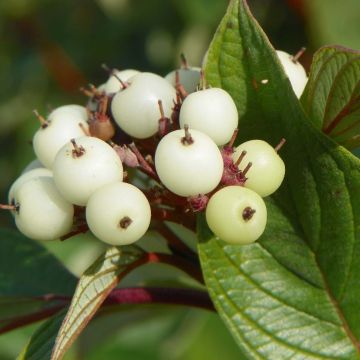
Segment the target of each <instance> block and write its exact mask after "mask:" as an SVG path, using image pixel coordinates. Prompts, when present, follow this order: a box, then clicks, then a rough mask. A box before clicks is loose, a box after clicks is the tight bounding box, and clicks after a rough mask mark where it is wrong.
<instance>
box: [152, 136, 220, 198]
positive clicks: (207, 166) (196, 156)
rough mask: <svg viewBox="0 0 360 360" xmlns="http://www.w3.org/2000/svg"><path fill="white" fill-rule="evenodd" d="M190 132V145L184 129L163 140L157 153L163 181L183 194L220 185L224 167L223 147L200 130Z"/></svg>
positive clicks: (171, 189)
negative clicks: (219, 146) (185, 137)
mask: <svg viewBox="0 0 360 360" xmlns="http://www.w3.org/2000/svg"><path fill="white" fill-rule="evenodd" d="M189 133H190V136H191V139H192V142H191V143H190V144H188V143H186V141H185V140H184V136H185V131H184V130H176V131H173V132H171V133H169V134H168V135H166V136H165V137H163V138H162V139H161V141H160V142H159V144H158V147H157V149H156V153H155V167H156V171H157V173H158V175H159V177H160V180H161V182H162V183H163V184H164V185H165V186H166V187H167V188H168V189H169V190H170V191H172V192H174V193H175V194H177V195H180V196H194V195H198V194H206V193H208V192H210V191H212V190H213V189H214V188H215V187H216V186H217V185H218V184H219V182H220V180H221V176H222V173H223V168H224V164H223V160H222V157H221V153H220V150H219V149H218V147H217V146H216V144H215V143H214V142H213V141H212V140H211V138H210V137H208V136H207V135H206V134H203V133H202V132H200V131H197V130H190V131H189Z"/></svg>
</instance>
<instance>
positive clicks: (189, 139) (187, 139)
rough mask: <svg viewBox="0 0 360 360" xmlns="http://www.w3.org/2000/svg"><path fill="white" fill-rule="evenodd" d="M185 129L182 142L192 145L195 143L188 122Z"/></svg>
mask: <svg viewBox="0 0 360 360" xmlns="http://www.w3.org/2000/svg"><path fill="white" fill-rule="evenodd" d="M184 131H185V136H184V137H183V138H181V143H182V144H183V145H191V144H193V143H194V139H193V138H192V137H191V134H190V131H189V125H188V124H185V125H184Z"/></svg>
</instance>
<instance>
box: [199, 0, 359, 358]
mask: <svg viewBox="0 0 360 360" xmlns="http://www.w3.org/2000/svg"><path fill="white" fill-rule="evenodd" d="M205 72H206V77H207V80H208V82H209V84H210V85H212V86H219V87H222V88H224V89H225V90H227V91H228V92H229V93H230V94H231V96H232V97H233V98H234V100H235V102H236V104H237V107H238V110H239V113H240V125H239V128H240V131H239V139H238V141H242V140H245V139H246V140H248V139H250V138H261V139H264V140H266V141H268V142H270V143H271V144H274V145H275V144H277V143H278V142H279V140H280V139H281V138H282V137H285V138H286V140H287V144H286V145H285V146H284V147H283V148H282V149H281V156H282V157H283V159H284V161H285V164H286V169H287V170H286V177H285V181H284V184H283V185H282V186H281V189H280V190H279V191H278V192H277V194H276V195H275V196H274V197H273V199H269V200H268V201H267V205H268V208H269V211H268V215H269V221H268V226H267V229H266V231H265V234H264V235H263V236H262V238H261V239H260V241H258V242H257V243H256V244H253V245H249V246H243V247H241V246H234V245H227V244H225V243H223V242H222V241H221V240H218V239H216V238H214V236H213V235H212V234H211V232H210V231H209V230H208V228H207V226H206V224H205V223H204V222H200V224H199V227H200V234H199V239H200V244H199V254H200V258H201V264H202V268H203V272H204V277H205V281H206V284H207V286H208V289H209V293H210V295H211V297H212V299H213V301H214V303H215V306H216V307H217V310H218V311H219V314H220V316H221V317H222V318H223V320H224V321H225V323H226V324H227V326H228V328H229V330H230V331H231V333H232V334H233V336H234V337H235V339H236V340H237V342H238V344H239V346H240V347H241V349H242V350H243V352H245V353H246V355H247V357H248V358H249V359H259V358H272V359H285V358H293V359H295V358H298V359H304V358H306V359H332V358H333V359H335V358H336V359H358V358H360V356H359V344H358V339H359V337H360V302H359V301H358V299H359V297H360V283H359V281H358V274H359V272H360V261H359V259H360V161H359V159H357V158H356V157H354V156H353V155H352V154H351V153H349V152H348V151H346V150H345V149H343V148H341V147H339V146H338V145H337V144H336V143H335V142H333V141H332V140H330V139H329V138H328V137H327V136H325V135H324V134H322V133H321V132H320V131H319V130H317V129H315V128H314V126H313V125H312V124H311V123H310V121H309V119H308V118H307V117H306V116H305V114H304V112H303V109H302V108H301V106H300V103H299V101H298V100H297V98H296V96H295V95H294V93H293V91H292V89H291V86H290V83H289V81H288V79H287V78H286V76H285V74H284V72H283V70H282V68H281V66H280V64H279V61H278V59H277V57H276V54H275V52H274V49H273V48H272V47H271V45H270V43H269V41H268V39H267V38H266V35H265V34H264V33H263V31H262V30H261V28H260V27H259V25H258V24H257V23H256V21H255V20H254V19H253V17H252V15H251V13H250V11H249V9H248V7H247V5H246V3H245V1H243V0H237V1H232V2H231V3H230V6H229V8H228V12H227V14H226V15H225V17H224V19H223V21H222V23H221V24H220V26H219V29H218V30H217V33H216V34H215V38H214V40H213V42H212V44H211V46H210V49H209V55H208V61H207V64H206V68H205ZM262 80H266V81H262ZM224 211H226V209H224Z"/></svg>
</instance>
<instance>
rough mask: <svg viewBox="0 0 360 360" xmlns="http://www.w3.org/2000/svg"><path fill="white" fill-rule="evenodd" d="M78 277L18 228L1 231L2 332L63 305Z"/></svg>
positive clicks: (0, 315)
mask: <svg viewBox="0 0 360 360" xmlns="http://www.w3.org/2000/svg"><path fill="white" fill-rule="evenodd" d="M76 281H77V279H76V278H75V276H73V275H72V274H71V273H70V272H69V271H68V270H67V269H66V268H65V267H64V266H63V265H62V264H61V263H60V262H59V261H58V260H57V259H56V258H55V257H54V256H53V255H52V254H50V253H49V252H48V251H47V250H46V249H45V248H44V247H42V246H41V245H39V244H37V243H36V242H35V241H32V240H29V239H27V238H25V237H24V236H23V235H21V234H20V233H19V232H18V231H13V230H10V229H1V230H0V333H3V332H6V331H9V330H11V329H13V328H16V327H19V326H23V325H25V324H26V323H27V322H29V323H30V322H32V321H34V320H33V318H34V317H36V318H39V317H41V316H44V317H46V316H50V315H51V314H52V313H54V312H56V311H57V310H58V309H59V308H61V307H63V306H64V302H63V301H59V300H58V299H56V297H55V298H53V297H52V295H55V296H56V295H62V296H71V295H72V293H73V292H74V289H75V287H76Z"/></svg>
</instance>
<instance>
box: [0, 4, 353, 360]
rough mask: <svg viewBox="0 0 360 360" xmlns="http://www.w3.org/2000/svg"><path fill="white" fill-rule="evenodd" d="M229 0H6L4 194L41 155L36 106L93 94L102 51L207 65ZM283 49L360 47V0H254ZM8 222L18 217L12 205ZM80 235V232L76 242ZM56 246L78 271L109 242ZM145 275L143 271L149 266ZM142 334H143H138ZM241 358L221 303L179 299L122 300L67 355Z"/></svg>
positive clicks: (0, 216) (0, 156)
mask: <svg viewBox="0 0 360 360" xmlns="http://www.w3.org/2000/svg"><path fill="white" fill-rule="evenodd" d="M227 3H228V1H227V0H181V1H180V0H163V1H162V0H97V1H95V0H94V1H89V0H88V1H87V0H77V1H70V0H62V1H51V0H12V1H1V2H0V80H1V81H0V84H1V86H0V194H1V195H0V196H1V198H0V202H2V203H5V202H6V199H7V196H6V193H7V190H8V188H9V186H10V184H11V182H12V181H13V180H14V179H15V177H16V176H17V175H18V174H19V173H20V172H21V170H22V168H24V166H25V165H26V164H27V163H28V162H30V161H31V160H32V159H33V158H34V154H33V151H32V148H31V139H32V134H33V133H34V131H35V130H36V128H37V127H38V124H37V120H36V119H35V117H34V115H33V114H32V110H33V109H35V108H36V109H38V110H39V111H40V112H41V113H43V114H46V113H47V111H48V109H49V108H51V107H56V106H58V105H62V104H67V103H80V104H84V103H85V101H86V99H85V98H84V96H83V95H81V94H80V92H79V90H78V89H79V87H80V86H84V85H86V84H87V83H89V82H91V83H94V84H101V83H102V82H104V81H105V80H106V74H105V72H104V71H103V70H102V69H101V67H100V65H101V64H102V63H106V64H108V65H109V66H110V67H117V68H119V69H125V68H135V69H138V70H143V71H153V72H157V73H159V74H160V75H165V74H166V73H167V72H168V71H170V70H171V69H173V68H174V67H176V66H177V65H178V64H179V54H180V53H181V52H184V53H185V55H186V57H187V59H188V62H189V63H190V64H192V65H200V63H201V59H202V57H203V54H204V53H205V51H206V48H207V46H208V44H209V42H210V40H211V37H212V35H213V33H214V31H215V29H216V26H217V24H218V23H219V21H220V19H221V17H222V16H223V14H224V11H225V9H226V6H227ZM249 5H250V7H251V9H252V10H253V12H254V14H255V16H256V17H257V19H258V20H259V22H260V24H261V25H262V26H263V28H264V29H265V31H266V32H267V34H268V36H269V37H270V40H271V41H272V43H273V44H274V46H275V47H276V48H278V49H283V50H286V51H288V52H290V53H295V52H296V51H297V50H298V49H300V48H301V47H302V46H306V47H307V49H308V51H307V52H306V53H305V55H304V57H303V58H302V59H301V61H302V62H303V64H304V65H305V66H306V67H307V69H308V68H309V65H310V62H311V57H312V54H313V52H314V51H316V49H317V48H318V47H320V46H322V45H325V44H335V43H337V44H342V45H345V46H348V47H352V48H355V49H360V36H359V34H360V1H359V0H342V1H338V0H249ZM0 226H13V224H12V219H11V216H10V215H9V214H7V213H6V212H5V211H4V212H1V213H0ZM74 242H75V243H74ZM48 247H49V248H50V250H51V251H52V252H54V253H55V255H56V256H58V257H60V258H61V259H62V260H63V261H64V262H65V263H66V264H67V266H68V267H69V268H70V269H71V270H72V271H73V272H75V273H79V272H81V271H82V269H84V267H86V265H87V264H88V263H89V262H90V261H91V259H93V258H94V257H95V256H96V254H98V253H99V251H101V248H102V247H101V245H99V243H97V242H96V241H95V240H94V239H92V238H91V237H89V236H84V237H81V238H80V240H79V239H74V240H73V241H72V240H70V242H68V243H66V244H50V245H48ZM139 276H140V275H138V277H139ZM35 327H36V326H32V327H28V328H26V329H23V330H18V331H13V332H12V333H10V334H8V335H4V336H1V337H0V360H7V359H14V358H15V356H16V354H17V353H18V352H19V350H20V349H21V347H22V346H23V345H24V343H25V342H26V340H27V338H28V336H29V334H31V333H32V331H33V330H34V329H35ZM139 344H141V346H139ZM221 357H222V358H224V359H229V360H231V359H239V358H240V357H239V354H238V351H237V348H236V345H235V344H234V342H233V340H232V338H231V337H230V336H229V335H228V333H227V330H226V329H225V327H224V325H222V323H221V322H220V321H219V319H218V318H217V316H216V315H214V314H208V313H206V312H203V311H196V310H187V309H180V308H159V307H149V308H141V309H140V308H136V309H131V308H129V309H124V311H123V312H121V313H119V314H116V315H114V314H112V315H109V316H107V317H104V318H102V319H99V320H95V321H94V322H93V324H92V325H91V326H90V327H89V329H88V330H87V331H86V332H85V334H84V335H83V336H82V337H81V338H80V340H79V341H78V342H77V344H76V345H75V346H74V347H73V348H72V351H71V352H70V353H69V355H68V356H67V359H90V360H97V359H109V360H111V359H120V358H121V359H132V360H136V359H170V360H171V359H184V360H190V359H202V358H206V359H209V360H212V359H214V360H215V359H219V358H221Z"/></svg>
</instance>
